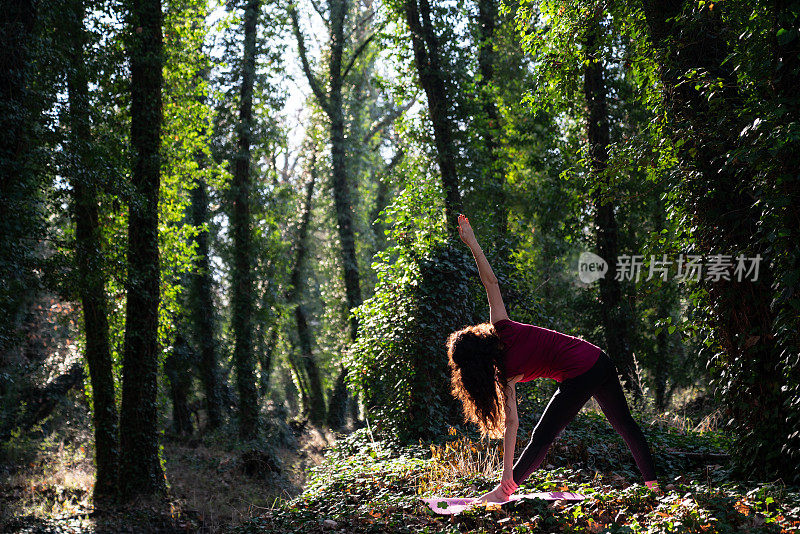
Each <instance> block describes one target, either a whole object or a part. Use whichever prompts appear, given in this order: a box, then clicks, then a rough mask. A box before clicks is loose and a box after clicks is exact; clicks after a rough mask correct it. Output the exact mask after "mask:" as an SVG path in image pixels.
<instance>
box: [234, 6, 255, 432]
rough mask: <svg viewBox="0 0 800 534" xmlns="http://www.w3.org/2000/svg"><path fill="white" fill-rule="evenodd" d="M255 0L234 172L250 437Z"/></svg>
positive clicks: (237, 319)
mask: <svg viewBox="0 0 800 534" xmlns="http://www.w3.org/2000/svg"><path fill="white" fill-rule="evenodd" d="M260 7H261V3H260V1H259V0H250V1H249V2H248V3H247V6H246V8H245V13H244V58H243V65H244V66H243V70H242V86H241V103H240V106H241V107H240V109H239V121H240V122H239V146H238V152H237V154H236V158H235V159H236V165H235V169H234V175H233V187H232V189H233V191H232V193H233V195H234V201H233V214H232V217H231V227H232V232H233V247H234V253H233V254H234V259H233V263H234V265H233V297H232V299H231V304H232V307H233V317H232V319H231V323H232V326H233V333H234V349H233V358H234V362H235V363H236V386H237V389H238V392H239V435H240V436H241V437H242V438H243V439H251V438H253V437H255V435H256V431H257V428H258V393H257V391H256V381H255V361H254V354H253V238H252V235H251V220H250V219H251V216H250V203H251V195H250V193H251V188H252V183H251V177H250V142H251V134H252V118H253V85H254V82H255V69H256V57H255V56H256V29H257V24H258V14H259V13H258V12H259V10H260Z"/></svg>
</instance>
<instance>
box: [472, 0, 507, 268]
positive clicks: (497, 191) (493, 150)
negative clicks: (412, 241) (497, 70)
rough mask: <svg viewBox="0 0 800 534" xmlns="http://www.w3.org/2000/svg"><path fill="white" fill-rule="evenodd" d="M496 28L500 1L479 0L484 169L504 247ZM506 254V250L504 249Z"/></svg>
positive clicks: (493, 211) (503, 190) (480, 86)
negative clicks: (495, 70) (495, 77)
mask: <svg viewBox="0 0 800 534" xmlns="http://www.w3.org/2000/svg"><path fill="white" fill-rule="evenodd" d="M496 25H497V0H479V2H478V38H479V43H478V71H479V72H480V74H481V77H480V81H479V82H478V89H479V91H480V98H481V107H482V108H483V114H484V116H485V117H484V118H485V120H486V121H487V124H486V127H485V129H484V135H483V143H484V150H485V151H486V157H487V163H488V165H487V166H486V168H485V173H486V182H487V185H488V186H489V190H490V193H491V195H490V198H491V199H492V205H491V207H490V210H491V211H490V213H491V214H493V215H494V226H495V229H496V231H497V235H498V237H500V240H501V241H500V242H501V244H502V243H503V241H504V238H505V237H506V233H507V230H508V222H507V218H508V210H507V209H506V199H505V177H504V174H503V169H502V166H501V165H502V164H501V161H500V154H499V148H500V147H499V143H498V141H497V136H498V132H499V131H500V115H499V113H498V112H497V106H496V105H495V97H494V94H493V84H494V65H495V61H496V56H495V53H494V32H495V27H496ZM503 252H504V255H505V252H506V251H505V247H503Z"/></svg>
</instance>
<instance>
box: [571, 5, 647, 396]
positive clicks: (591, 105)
mask: <svg viewBox="0 0 800 534" xmlns="http://www.w3.org/2000/svg"><path fill="white" fill-rule="evenodd" d="M598 17H599V15H596V16H595V18H593V19H592V20H590V21H589V22H588V25H587V28H586V30H585V35H584V45H585V47H586V53H587V59H588V60H589V63H588V65H584V67H583V92H584V96H585V98H586V137H587V141H588V143H589V165H590V172H591V175H592V179H593V180H594V181H595V187H594V193H593V203H594V212H595V215H594V222H595V232H596V240H597V253H598V255H599V256H600V257H601V258H603V259H604V260H606V262H607V263H608V271H607V272H606V275H605V276H604V277H603V278H600V280H599V284H600V304H601V310H602V318H603V331H604V334H605V340H606V350H607V352H608V355H609V356H610V357H611V359H612V360H613V361H614V363H615V364H616V366H617V369H618V370H619V372H620V373H621V374H622V383H623V385H624V386H625V387H626V389H628V390H629V391H632V392H634V393H635V394H636V395H637V396H641V393H642V392H641V389H640V388H639V386H638V382H637V381H636V380H635V379H634V378H635V376H636V375H635V370H634V364H633V351H632V349H631V343H630V333H629V329H628V324H629V323H630V318H631V315H632V314H629V313H626V304H625V303H624V302H623V300H622V286H621V284H620V281H619V280H617V279H616V278H615V274H616V272H617V255H618V254H619V225H618V224H617V218H616V215H615V213H614V208H615V206H614V203H613V198H614V195H613V191H612V189H611V185H610V180H609V179H608V177H607V176H606V170H607V168H608V145H609V143H610V126H609V118H608V106H607V105H606V91H607V89H606V83H605V74H604V72H603V70H604V69H603V63H602V59H601V54H600V50H599V37H600V31H601V30H600V23H599V18H598Z"/></svg>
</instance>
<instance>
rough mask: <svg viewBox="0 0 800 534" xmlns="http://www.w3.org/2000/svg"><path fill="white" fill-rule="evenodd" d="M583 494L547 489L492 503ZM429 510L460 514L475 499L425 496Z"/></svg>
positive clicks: (580, 497)
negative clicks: (546, 490)
mask: <svg viewBox="0 0 800 534" xmlns="http://www.w3.org/2000/svg"><path fill="white" fill-rule="evenodd" d="M585 498H586V496H585V495H581V494H580V493H570V492H567V491H549V492H543V493H523V494H521V495H512V496H511V498H510V499H508V500H507V501H504V502H499V503H494V504H499V505H501V506H502V505H504V504H508V503H510V502H514V501H519V500H521V499H544V500H545V501H561V500H563V501H582V500H583V499H585ZM422 501H423V502H424V503H425V504H427V505H428V506H429V507H430V509H431V510H433V511H434V512H436V513H437V514H441V515H456V514H460V513H461V512H463V511H464V510H466V509H467V508H469V507H470V506H473V505H475V504H477V503H475V499H453V498H446V497H427V498H425V499H422Z"/></svg>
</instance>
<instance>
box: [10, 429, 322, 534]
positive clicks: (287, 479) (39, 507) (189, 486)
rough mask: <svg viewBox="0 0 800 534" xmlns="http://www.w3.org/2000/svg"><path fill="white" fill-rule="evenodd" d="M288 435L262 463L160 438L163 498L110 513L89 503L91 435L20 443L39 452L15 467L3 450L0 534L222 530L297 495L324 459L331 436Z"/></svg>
mask: <svg viewBox="0 0 800 534" xmlns="http://www.w3.org/2000/svg"><path fill="white" fill-rule="evenodd" d="M293 433H294V439H295V441H296V446H288V447H284V448H276V449H275V450H274V455H272V456H268V457H267V459H268V460H269V461H263V462H260V459H261V458H262V456H263V455H261V453H260V452H257V453H256V454H253V453H252V452H251V453H250V455H249V456H248V455H247V454H246V452H243V451H231V450H226V449H225V448H222V447H217V446H214V445H209V444H204V443H202V442H200V441H199V440H192V439H188V440H169V441H166V442H165V443H164V444H163V457H164V461H165V471H166V476H167V481H168V484H169V496H168V497H167V499H164V500H160V501H155V502H140V503H134V504H132V505H130V506H128V507H118V508H113V509H111V508H106V509H99V508H98V509H95V507H94V506H93V505H92V503H91V498H90V497H91V492H92V485H93V483H94V468H93V451H92V449H91V443H92V440H91V439H90V436H89V435H88V434H87V433H86V432H77V433H76V434H73V435H71V436H67V437H62V438H58V439H57V438H55V437H54V436H55V433H53V436H51V437H46V438H44V439H42V440H41V442H37V443H31V442H28V443H27V444H23V445H21V447H23V448H27V449H30V448H31V447H32V446H35V447H36V448H37V450H36V452H35V453H34V455H33V458H30V454H27V455H26V454H23V453H22V452H19V453H18V454H19V457H18V458H17V460H19V461H18V462H13V460H14V451H10V454H8V452H9V451H7V454H6V456H7V458H6V460H7V463H6V465H4V466H0V469H2V470H0V475H1V476H2V477H1V478H0V532H20V533H37V534H39V533H101V532H102V533H105V532H109V533H110V532H114V533H122V532H137V533H139V532H159V533H167V532H169V533H172V532H184V533H185V532H203V533H209V534H213V533H218V532H224V531H226V530H227V529H228V528H229V527H230V526H232V525H235V524H238V523H240V522H241V521H243V520H245V519H247V518H249V517H252V516H254V515H257V514H258V513H259V512H263V511H264V510H265V509H269V508H272V507H274V506H276V505H277V504H279V503H280V502H281V501H282V500H284V499H289V498H292V497H294V496H296V495H297V494H298V493H300V491H301V490H302V487H303V483H304V481H305V470H306V469H307V468H308V467H310V466H312V465H316V464H318V463H319V462H320V461H321V460H322V457H323V453H324V449H325V447H326V446H328V445H330V444H331V443H332V442H333V441H334V439H335V436H334V435H333V434H332V433H330V432H329V431H320V430H318V429H316V428H310V427H308V426H305V427H303V428H302V429H296V430H295V431H294V432H293ZM28 452H29V451H28ZM25 456H27V457H25ZM9 457H10V459H11V460H12V462H9V461H8V460H9ZM23 460H24V463H22V461H23ZM278 466H279V467H278ZM276 467H278V469H277V470H275V468H276Z"/></svg>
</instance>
